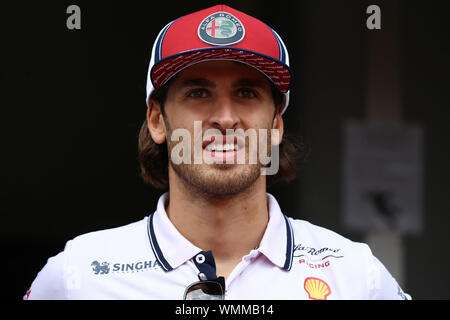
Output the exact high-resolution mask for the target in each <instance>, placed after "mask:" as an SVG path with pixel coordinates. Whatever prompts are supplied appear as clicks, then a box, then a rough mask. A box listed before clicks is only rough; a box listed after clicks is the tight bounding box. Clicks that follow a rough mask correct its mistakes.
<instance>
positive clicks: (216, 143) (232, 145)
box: [202, 135, 244, 152]
mask: <svg viewBox="0 0 450 320" xmlns="http://www.w3.org/2000/svg"><path fill="white" fill-rule="evenodd" d="M202 147H203V150H206V151H217V152H229V151H238V150H240V149H242V148H243V147H244V142H243V140H242V139H241V138H240V137H238V136H226V135H225V136H224V135H222V136H218V135H217V136H210V137H208V138H206V139H205V140H203V144H202Z"/></svg>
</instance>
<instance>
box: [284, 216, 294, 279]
mask: <svg viewBox="0 0 450 320" xmlns="http://www.w3.org/2000/svg"><path fill="white" fill-rule="evenodd" d="M283 217H284V220H285V222H286V243H287V246H286V260H285V262H284V266H283V269H284V270H287V271H289V270H291V267H292V261H293V258H294V232H292V225H291V222H290V221H289V219H288V217H286V216H285V215H284V214H283Z"/></svg>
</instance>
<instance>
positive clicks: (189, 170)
mask: <svg viewBox="0 0 450 320" xmlns="http://www.w3.org/2000/svg"><path fill="white" fill-rule="evenodd" d="M172 168H173V170H174V171H175V173H176V175H177V176H178V177H179V178H180V179H182V180H183V181H184V182H185V183H186V184H187V187H190V188H193V189H195V191H196V192H198V193H202V194H205V195H210V196H229V195H236V194H239V193H240V192H243V191H244V190H246V189H248V188H249V187H251V186H252V185H253V184H254V183H255V182H256V180H258V178H259V176H260V168H259V166H256V165H252V166H249V165H240V164H227V163H214V164H210V165H202V166H201V167H196V168H193V167H191V166H190V165H189V166H186V165H181V166H176V165H172Z"/></svg>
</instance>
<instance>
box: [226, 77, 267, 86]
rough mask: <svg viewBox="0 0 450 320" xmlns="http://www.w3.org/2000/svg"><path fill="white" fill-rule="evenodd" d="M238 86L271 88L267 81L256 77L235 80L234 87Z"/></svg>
mask: <svg viewBox="0 0 450 320" xmlns="http://www.w3.org/2000/svg"><path fill="white" fill-rule="evenodd" d="M236 87H250V88H261V89H267V88H270V86H269V85H268V83H267V82H266V81H261V80H255V79H248V78H243V79H239V80H237V81H235V82H234V83H233V88H236Z"/></svg>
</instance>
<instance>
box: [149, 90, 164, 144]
mask: <svg viewBox="0 0 450 320" xmlns="http://www.w3.org/2000/svg"><path fill="white" fill-rule="evenodd" d="M147 126H148V130H149V131H150V135H151V136H152V139H153V141H155V143H157V144H161V143H163V142H164V141H166V126H165V124H164V118H163V115H162V111H161V105H160V103H159V102H158V101H156V100H154V99H149V100H148V108H147Z"/></svg>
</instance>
